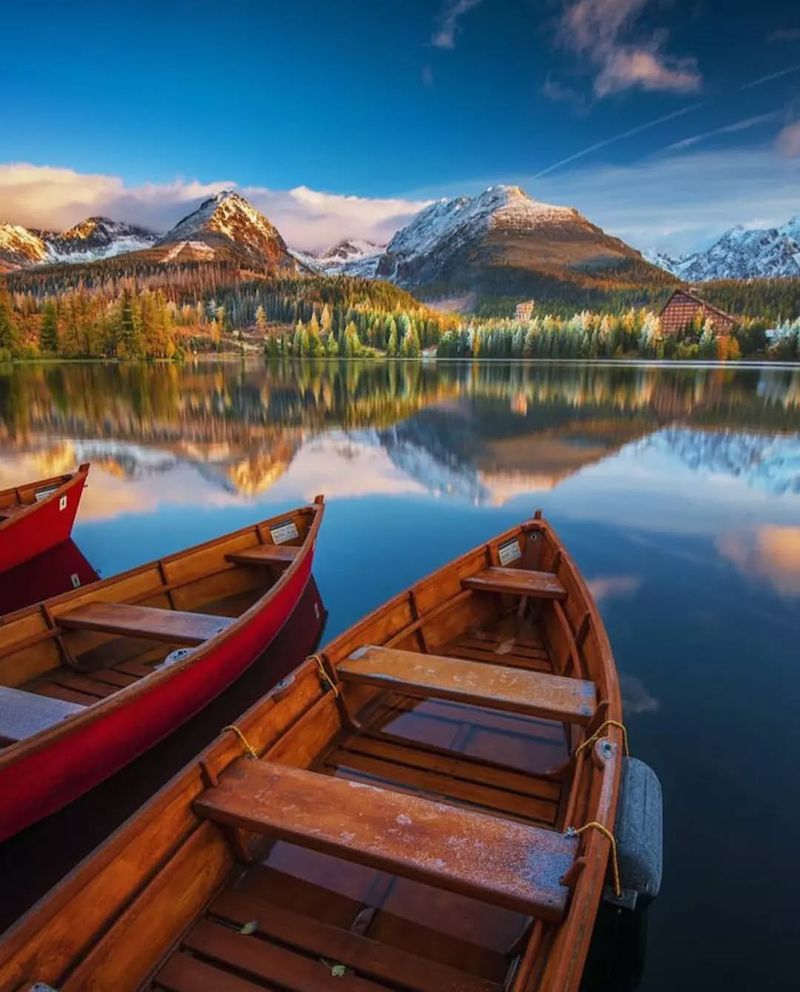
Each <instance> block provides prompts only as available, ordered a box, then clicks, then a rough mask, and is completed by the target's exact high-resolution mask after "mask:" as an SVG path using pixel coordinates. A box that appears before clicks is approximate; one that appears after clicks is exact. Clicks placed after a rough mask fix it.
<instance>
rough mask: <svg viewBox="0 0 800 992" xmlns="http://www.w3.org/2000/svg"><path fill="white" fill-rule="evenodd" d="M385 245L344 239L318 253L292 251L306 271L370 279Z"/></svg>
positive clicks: (362, 240)
mask: <svg viewBox="0 0 800 992" xmlns="http://www.w3.org/2000/svg"><path fill="white" fill-rule="evenodd" d="M385 249H386V245H379V244H376V243H375V242H374V241H368V240H366V239H365V238H345V239H344V240H343V241H337V242H336V244H335V245H332V246H331V247H330V248H328V249H326V250H325V251H320V252H300V251H292V254H293V255H294V257H295V258H296V259H297V260H298V261H299V262H300V263H301V264H302V265H304V266H305V267H306V268H307V269H309V270H310V271H312V272H316V273H318V274H319V275H326V276H360V277H361V278H363V279H372V278H373V277H374V276H375V270H376V269H377V267H378V262H379V261H380V258H381V255H382V253H383V252H384V250H385Z"/></svg>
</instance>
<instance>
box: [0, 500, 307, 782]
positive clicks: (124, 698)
mask: <svg viewBox="0 0 800 992" xmlns="http://www.w3.org/2000/svg"><path fill="white" fill-rule="evenodd" d="M317 500H319V502H317ZM304 512H305V513H310V514H311V515H312V520H311V524H310V525H309V527H308V530H307V531H306V535H305V538H304V539H303V543H302V544H301V545H299V547H300V549H301V552H300V553H299V554H298V555H297V556H296V557H295V558H294V560H293V561H292V562H290V563H289V565H288V567H287V568H285V569H284V570H283V571H282V573H281V575H280V576H279V577H278V579H277V581H275V582H274V583H273V584H272V585H271V586H270V587H269V588H268V589H267V590H266V592H265V593H264V594H263V595H262V596H259V598H258V599H257V600H256V601H255V602H254V603H253V604H252V605H251V606H249V607H248V608H247V609H246V610H245V611H244V612H243V613H242V614H241V615H240V616H238V617H237V618H236V619H235V621H234V623H232V624H230V625H229V626H228V627H226V628H225V629H224V630H222V631H220V633H218V634H217V635H215V636H214V637H212V638H210V639H209V640H207V641H204V642H203V643H202V644H200V645H198V646H197V647H196V648H193V649H192V650H191V651H190V652H189V653H188V654H187V655H186V657H185V658H182V659H181V660H180V661H177V662H176V663H175V664H172V665H170V666H168V667H167V668H163V669H161V670H160V671H159V670H156V669H154V670H153V671H152V672H151V673H150V674H148V675H147V676H146V677H144V678H141V679H138V680H137V681H136V682H133V683H131V684H130V685H127V686H122V687H120V689H119V691H117V692H114V693H112V694H111V695H110V696H106V697H105V698H103V699H98V700H97V702H96V703H91V704H89V705H87V706H86V707H85V708H84V709H83V710H82V711H80V712H77V713H73V714H72V715H70V716H68V717H66V718H65V719H64V720H61V721H59V722H58V723H56V724H54V725H53V726H51V727H48V728H47V729H46V730H43V731H40V732H39V733H37V734H34V735H32V736H31V737H27V738H25V739H23V740H21V741H17V742H16V743H14V744H10V745H8V746H7V747H5V748H3V749H2V750H0V771H2V770H3V769H4V768H7V767H8V766H10V765H13V764H16V763H17V762H18V761H21V760H24V759H26V758H28V757H30V756H31V755H33V754H36V753H37V752H39V751H41V750H43V749H45V748H48V747H51V746H53V745H54V744H55V743H56V742H57V741H58V740H59V739H61V738H63V737H65V736H66V735H68V734H71V733H73V732H75V731H77V730H80V729H81V728H82V727H84V726H87V725H89V724H91V723H94V722H95V721H97V720H99V719H102V718H103V717H105V716H107V715H108V714H109V713H111V712H112V711H113V710H115V709H117V708H119V707H120V706H124V705H129V704H131V703H132V702H133V701H135V700H136V699H137V698H138V697H139V696H142V695H144V694H147V693H150V692H152V691H154V690H155V689H158V687H159V686H160V685H161V684H162V683H164V682H166V681H168V680H171V679H174V678H177V677H178V676H179V675H181V674H182V673H183V672H184V671H185V670H186V669H187V668H189V667H191V666H193V665H195V664H199V663H200V662H202V661H203V660H204V658H206V657H207V655H208V653H209V651H210V650H212V649H213V650H216V649H217V648H218V647H219V646H220V645H221V644H223V643H226V642H227V641H229V640H230V639H231V638H233V637H236V636H238V634H239V633H241V631H242V629H243V628H244V627H246V625H247V624H248V623H249V622H250V621H251V620H253V619H254V618H255V617H256V616H257V615H258V614H260V613H261V612H262V611H263V610H264V609H265V608H267V607H268V606H269V603H270V601H271V600H273V599H275V598H276V597H277V596H278V594H279V593H280V592H281V591H282V590H283V589H284V587H285V586H286V585H288V584H289V582H290V581H291V580H292V579H293V578H294V576H295V574H296V573H297V572H298V571H299V570H300V569H301V568H303V567H304V566H305V563H306V561H307V560H308V558H309V556H310V555H311V554H313V549H314V545H315V543H316V540H317V536H318V534H319V529H320V526H321V524H322V518H323V516H324V512H325V504H324V500H323V498H322V497H320V496H318V497H316V498H315V502H313V503H311V504H308V505H303V506H298V507H292V508H290V509H288V510H286V511H284V512H283V513H279V514H275V515H274V516H272V517H267V518H266V519H265V520H260V521H257V522H256V523H254V524H250V525H248V526H246V527H242V528H240V529H239V530H236V531H231V532H230V533H228V534H222V535H220V536H219V537H216V538H211V539H210V540H208V541H204V542H203V543H201V544H198V545H193V546H192V547H190V548H184V549H183V550H182V551H177V552H175V553H174V554H172V555H168V556H166V557H164V558H158V559H155V560H153V561H150V562H145V563H144V564H142V565H137V566H135V567H134V568H131V569H128V570H127V571H125V572H120V573H118V574H117V575H114V576H112V577H111V578H109V579H105V580H103V579H101V580H99V581H97V582H93V583H91V584H90V585H88V586H83V587H81V588H80V589H71V590H68V591H67V592H65V593H61V594H60V595H58V596H54V597H52V598H51V599H47V600H44V601H43V603H44V605H46V606H47V607H48V610H49V608H50V607H51V606H53V605H60V604H62V603H65V602H66V603H68V602H69V601H70V600H72V599H77V598H80V597H82V596H84V595H85V594H86V593H87V592H90V591H92V590H95V591H97V589H98V588H99V587H100V586H103V585H107V586H112V585H113V584H115V583H117V582H123V581H125V580H127V579H130V578H133V577H135V576H136V575H139V574H142V573H143V572H146V571H148V570H150V569H152V568H157V567H159V566H162V565H165V564H169V563H170V562H174V561H180V560H181V559H183V558H185V557H187V556H188V555H191V554H195V553H196V552H199V551H204V550H207V549H210V548H213V547H214V546H216V545H218V544H221V543H222V542H224V541H227V540H230V539H231V538H235V537H238V536H244V535H246V534H253V533H255V534H257V535H260V529H261V528H262V527H268V526H269V525H270V524H272V523H276V522H278V521H281V520H285V519H286V518H287V517H289V516H292V515H294V514H296V513H304ZM241 567H246V566H233V568H241ZM231 570H233V569H231ZM209 574H211V573H209ZM201 577H202V576H201ZM165 584H166V583H165ZM157 592H158V590H157V589H154V590H153V593H154V594H155V593H157ZM42 606H43V604H42V603H39V604H36V605H34V606H30V607H24V608H23V609H21V610H17V611H16V612H15V613H10V614H8V615H7V616H6V617H2V618H0V627H3V626H6V625H7V624H9V623H10V622H12V621H14V620H21V619H23V618H24V617H26V616H33V615H36V614H39V615H41V613H42ZM53 620H54V621H55V623H56V627H55V628H54V629H53V630H52V631H48V635H49V636H50V637H53V636H55V635H56V634H57V633H58V627H57V623H58V616H54V617H53ZM10 647H11V649H12V651H13V645H11V646H10ZM62 664H63V663H62Z"/></svg>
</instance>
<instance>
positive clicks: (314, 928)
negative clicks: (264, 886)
mask: <svg viewBox="0 0 800 992" xmlns="http://www.w3.org/2000/svg"><path fill="white" fill-rule="evenodd" d="M210 912H211V913H213V914H214V915H215V916H219V917H221V918H223V919H226V920H230V921H231V922H233V923H236V924H237V925H240V926H241V925H243V924H244V923H246V922H247V921H248V920H258V933H260V934H264V935H265V936H267V937H269V938H271V939H273V940H278V941H280V942H281V943H285V944H290V945H292V946H294V947H299V948H301V949H303V950H304V951H306V952H307V953H312V954H314V955H316V956H317V957H325V958H328V959H331V960H333V961H339V962H341V963H342V964H344V965H346V966H347V967H348V968H354V969H355V970H357V971H358V972H360V973H361V974H363V975H366V976H367V977H369V978H373V979H377V980H381V979H384V980H387V981H389V982H390V983H391V985H392V986H393V987H394V985H396V984H400V985H402V987H403V988H410V989H414V990H416V992H492V990H494V989H496V988H497V986H496V985H495V984H494V983H493V982H489V981H485V980H483V979H481V978H475V977H473V976H472V975H469V974H466V973H465V972H463V971H460V970H458V969H457V968H451V967H449V966H447V965H442V964H439V963H438V962H436V961H432V960H430V959H429V958H423V957H420V956H419V955H416V954H411V953H409V952H408V951H404V950H401V949H398V948H396V947H392V946H391V945H390V944H380V943H378V941H375V940H370V938H369V937H365V936H362V935H361V934H357V933H353V932H352V931H348V930H343V929H341V928H340V927H334V926H331V925H330V924H329V923H323V922H320V921H318V920H315V919H312V918H310V917H308V916H304V915H303V914H301V913H295V912H293V911H292V910H290V909H281V908H278V907H277V906H275V905H272V904H270V903H268V902H265V901H264V900H263V899H259V898H258V897H256V896H252V895H249V894H247V893H245V892H241V891H236V890H234V889H226V890H225V892H223V893H222V894H221V895H220V896H218V897H217V899H215V900H214V902H213V903H212V905H211V907H210Z"/></svg>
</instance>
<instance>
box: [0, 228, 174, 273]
mask: <svg viewBox="0 0 800 992" xmlns="http://www.w3.org/2000/svg"><path fill="white" fill-rule="evenodd" d="M157 240H158V235H157V234H155V233H153V232H152V231H148V230H146V229H145V228H143V227H136V226H135V225H133V224H124V223H122V222H121V221H114V220H109V218H108V217H88V218H87V219H86V220H84V221H82V222H81V223H80V224H77V225H76V226H75V227H72V228H70V229H69V230H68V231H64V232H63V233H58V232H55V231H35V230H30V229H28V228H26V227H21V226H20V225H17V224H0V263H3V262H5V263H6V265H7V266H8V267H9V268H25V267H27V266H30V265H47V264H52V263H54V262H94V261H97V260H98V259H101V258H110V257H111V256H112V255H120V254H122V253H123V252H128V251H138V250H140V249H142V248H149V247H150V246H151V245H152V244H154V243H155V242H156V241H157Z"/></svg>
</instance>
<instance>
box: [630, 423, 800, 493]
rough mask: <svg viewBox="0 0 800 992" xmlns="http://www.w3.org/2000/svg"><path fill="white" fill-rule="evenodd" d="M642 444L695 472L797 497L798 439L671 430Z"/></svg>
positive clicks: (799, 481) (799, 479)
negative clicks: (728, 478) (674, 458)
mask: <svg viewBox="0 0 800 992" xmlns="http://www.w3.org/2000/svg"><path fill="white" fill-rule="evenodd" d="M643 444H645V445H647V446H649V447H651V448H654V449H656V450H660V451H664V452H667V453H669V454H671V455H674V456H677V457H678V458H680V460H681V461H682V462H684V464H686V465H688V466H689V468H690V469H692V470H693V471H696V472H705V473H709V474H713V475H726V476H733V477H735V478H740V479H744V480H745V481H746V482H747V484H748V485H749V486H751V487H752V488H754V489H759V490H762V491H764V492H768V493H772V494H774V495H783V494H785V493H800V435H798V434H794V435H791V434H789V435H777V436H773V435H767V434H753V433H745V432H740V431H736V432H733V431H730V432H729V431H700V430H690V429H688V428H682V427H674V428H668V429H666V430H663V431H659V432H658V433H657V434H654V435H653V436H652V437H650V438H648V439H647V440H646V441H644V442H643Z"/></svg>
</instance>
